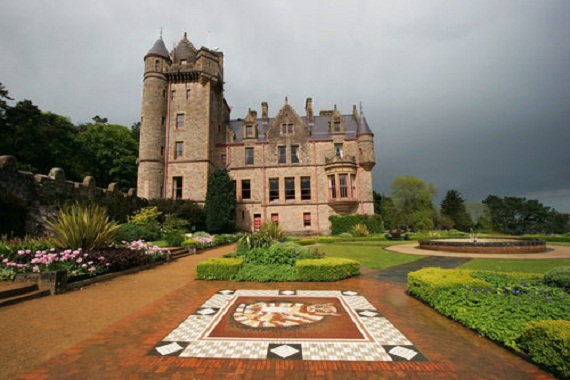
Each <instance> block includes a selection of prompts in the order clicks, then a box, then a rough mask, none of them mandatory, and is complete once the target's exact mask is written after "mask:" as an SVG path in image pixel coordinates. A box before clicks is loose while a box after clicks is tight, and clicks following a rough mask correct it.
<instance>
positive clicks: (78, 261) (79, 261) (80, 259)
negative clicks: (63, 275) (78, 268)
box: [75, 257, 83, 263]
mask: <svg viewBox="0 0 570 380" xmlns="http://www.w3.org/2000/svg"><path fill="white" fill-rule="evenodd" d="M75 261H77V263H81V262H82V261H83V259H82V258H81V257H80V258H78V259H77V260H75Z"/></svg>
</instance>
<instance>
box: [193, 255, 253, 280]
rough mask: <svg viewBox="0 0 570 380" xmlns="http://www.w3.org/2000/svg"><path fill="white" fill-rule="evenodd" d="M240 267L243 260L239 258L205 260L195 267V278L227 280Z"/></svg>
mask: <svg viewBox="0 0 570 380" xmlns="http://www.w3.org/2000/svg"><path fill="white" fill-rule="evenodd" d="M242 265H243V259H240V258H220V259H217V258H213V259H207V260H205V261H202V262H201V263H199V264H198V265H197V266H196V277H197V278H198V279H199V280H229V279H231V278H232V276H235V275H236V274H237V273H238V272H239V270H240V269H241V267H242Z"/></svg>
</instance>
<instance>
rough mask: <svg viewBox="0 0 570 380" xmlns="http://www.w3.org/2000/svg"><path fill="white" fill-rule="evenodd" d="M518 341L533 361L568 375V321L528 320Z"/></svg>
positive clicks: (569, 354)
mask: <svg viewBox="0 0 570 380" xmlns="http://www.w3.org/2000/svg"><path fill="white" fill-rule="evenodd" d="M518 343H519V345H520V347H521V348H522V349H523V350H524V351H525V352H526V353H527V354H528V355H529V356H530V357H531V359H532V360H533V361H534V362H536V363H540V364H543V365H545V366H547V367H549V368H552V369H555V370H556V371H558V372H559V373H560V374H561V375H562V376H563V377H565V378H566V377H570V321H563V320H559V321H538V322H529V323H527V324H526V325H525V326H524V327H523V333H522V335H521V337H520V338H519V340H518Z"/></svg>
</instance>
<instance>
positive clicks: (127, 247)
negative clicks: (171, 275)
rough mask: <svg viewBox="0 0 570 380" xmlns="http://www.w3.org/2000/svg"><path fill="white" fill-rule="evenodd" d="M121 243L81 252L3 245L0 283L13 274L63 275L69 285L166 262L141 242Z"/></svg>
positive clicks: (164, 252) (164, 251)
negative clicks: (75, 281)
mask: <svg viewBox="0 0 570 380" xmlns="http://www.w3.org/2000/svg"><path fill="white" fill-rule="evenodd" d="M123 243H124V246H123V247H117V246H115V247H109V248H103V249H97V250H92V251H84V250H83V249H81V248H79V249H75V250H71V249H65V250H57V249H55V248H46V245H47V243H45V242H44V243H36V244H35V245H34V244H33V243H30V242H28V244H26V241H23V242H18V243H16V244H12V245H10V244H8V243H7V242H3V244H2V246H1V247H0V279H2V280H13V279H14V278H15V276H16V275H17V274H25V273H40V272H54V271H65V272H66V274H67V277H68V279H69V280H70V281H73V280H74V279H85V278H89V277H93V276H96V275H100V274H103V273H109V272H118V271H123V270H125V269H128V268H132V267H136V266H141V265H145V264H149V263H154V262H158V261H166V260H167V259H168V257H169V255H170V253H169V251H168V250H167V249H164V248H159V247H157V246H153V245H151V244H149V243H145V242H143V241H142V240H137V241H133V242H130V243H127V242H123ZM27 246H29V247H31V248H27ZM34 248H35V249H34Z"/></svg>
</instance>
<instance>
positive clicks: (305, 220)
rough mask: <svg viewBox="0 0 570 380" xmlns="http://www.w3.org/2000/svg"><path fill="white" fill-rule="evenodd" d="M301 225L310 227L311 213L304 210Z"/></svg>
mask: <svg viewBox="0 0 570 380" xmlns="http://www.w3.org/2000/svg"><path fill="white" fill-rule="evenodd" d="M303 226H305V227H311V213H310V212H304V213H303Z"/></svg>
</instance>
